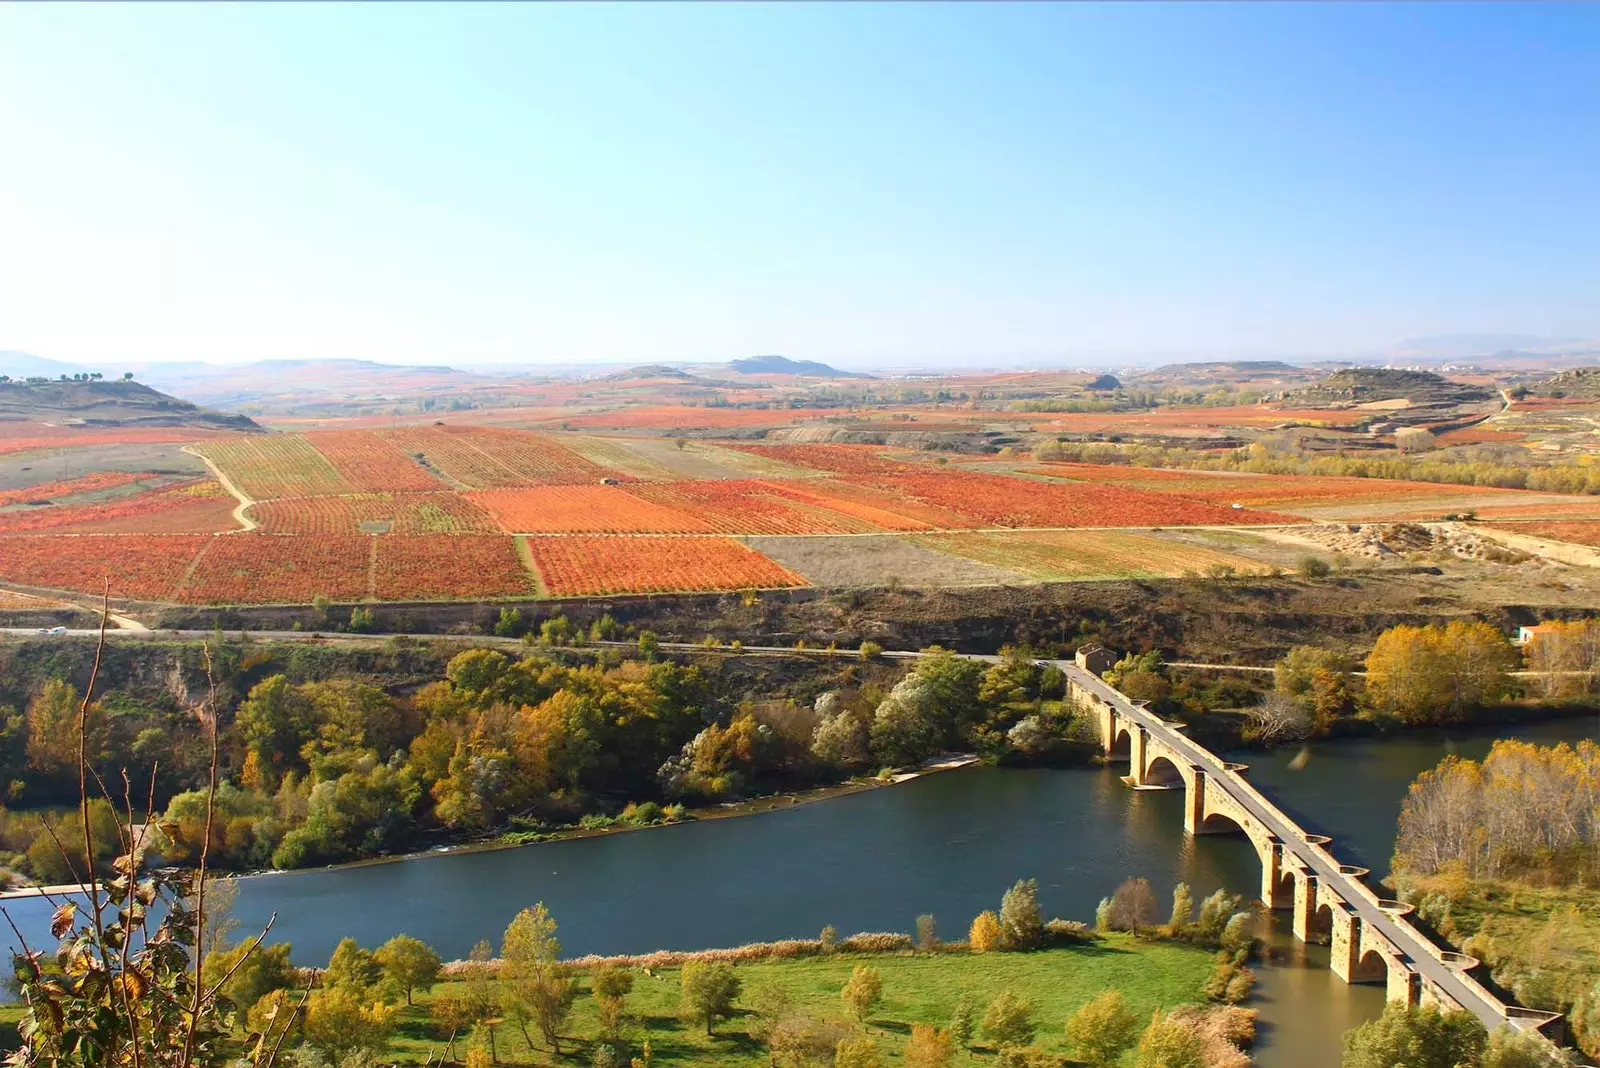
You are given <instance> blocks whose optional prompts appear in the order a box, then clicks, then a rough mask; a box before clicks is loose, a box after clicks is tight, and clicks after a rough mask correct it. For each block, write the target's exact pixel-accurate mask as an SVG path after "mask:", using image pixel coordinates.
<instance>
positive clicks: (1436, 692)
mask: <svg viewBox="0 0 1600 1068" xmlns="http://www.w3.org/2000/svg"><path fill="white" fill-rule="evenodd" d="M1366 666H1367V701H1368V703H1370V704H1371V705H1372V706H1373V707H1374V708H1375V709H1377V710H1378V711H1380V712H1385V713H1387V714H1389V715H1393V716H1396V717H1397V718H1399V719H1401V720H1403V721H1405V722H1406V723H1441V722H1450V721H1453V720H1456V719H1459V718H1460V716H1461V715H1462V713H1464V712H1466V711H1467V710H1469V709H1473V708H1479V707H1482V706H1483V705H1486V704H1490V703H1492V702H1494V701H1498V700H1501V699H1502V698H1504V697H1505V696H1506V694H1507V693H1509V692H1510V685H1511V682H1510V677H1509V674H1508V673H1509V672H1510V671H1511V670H1512V669H1514V668H1515V667H1516V666H1517V654H1516V650H1514V649H1513V648H1512V647H1511V643H1510V642H1509V641H1507V640H1506V638H1505V635H1503V634H1501V633H1500V632H1499V631H1497V630H1496V629H1495V628H1493V627H1491V626H1489V625H1488V624H1487V623H1478V622H1472V623H1467V622H1462V621H1460V620H1456V621H1454V622H1451V623H1449V624H1447V625H1445V626H1443V627H1440V626H1433V625H1430V626H1426V627H1411V626H1405V625H1401V626H1397V627H1391V628H1389V629H1388V630H1386V631H1384V632H1383V633H1382V634H1380V635H1379V636H1378V640H1377V642H1375V643H1374V644H1373V647H1372V652H1371V653H1370V654H1368V656H1367V665H1366Z"/></svg>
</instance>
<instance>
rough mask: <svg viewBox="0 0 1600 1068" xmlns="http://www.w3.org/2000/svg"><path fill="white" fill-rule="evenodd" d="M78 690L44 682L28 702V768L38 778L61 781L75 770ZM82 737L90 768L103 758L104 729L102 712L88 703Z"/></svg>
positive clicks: (57, 683) (105, 725)
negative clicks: (32, 770) (36, 773)
mask: <svg viewBox="0 0 1600 1068" xmlns="http://www.w3.org/2000/svg"><path fill="white" fill-rule="evenodd" d="M81 703H82V702H81V700H80V698H79V696H78V688H77V687H76V686H73V685H72V684H71V683H68V682H63V681H62V680H60V679H46V680H45V683H44V685H43V686H41V687H40V688H39V692H38V693H37V694H36V695H35V696H34V698H33V700H32V701H30V702H28V715H27V719H28V742H27V748H28V766H29V767H30V768H32V769H34V770H35V771H37V772H39V773H40V774H41V775H46V776H50V777H52V778H61V779H63V780H65V779H66V778H68V777H69V776H75V775H76V774H77V769H78V740H79V731H78V710H79V706H80V704H81ZM86 728H87V729H86V732H85V734H84V737H83V747H84V759H85V760H87V761H88V762H89V764H90V765H95V764H99V763H100V762H101V760H102V759H104V757H105V747H106V738H107V735H108V728H107V722H106V714H105V710H104V709H103V708H101V707H100V703H99V702H98V701H91V702H89V706H88V714H87V717H86Z"/></svg>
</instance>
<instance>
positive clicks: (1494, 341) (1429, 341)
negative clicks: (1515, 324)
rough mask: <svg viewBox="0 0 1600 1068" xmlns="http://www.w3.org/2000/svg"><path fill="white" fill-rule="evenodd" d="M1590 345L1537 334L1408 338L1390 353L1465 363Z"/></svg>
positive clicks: (1591, 342) (1590, 341) (1591, 345)
mask: <svg viewBox="0 0 1600 1068" xmlns="http://www.w3.org/2000/svg"><path fill="white" fill-rule="evenodd" d="M1594 346H1595V341H1594V340H1593V339H1584V338H1576V337H1544V336H1541V335H1538V334H1439V335H1436V336H1433V337H1414V338H1408V339H1407V340H1405V341H1402V342H1400V343H1399V344H1398V345H1396V346H1394V348H1393V350H1392V351H1393V353H1394V354H1395V355H1396V356H1398V357H1402V358H1415V359H1423V360H1468V359H1473V358H1475V357H1485V356H1498V355H1505V354H1508V353H1520V354H1525V355H1544V356H1549V355H1560V354H1562V353H1568V352H1581V351H1592V350H1593V348H1594Z"/></svg>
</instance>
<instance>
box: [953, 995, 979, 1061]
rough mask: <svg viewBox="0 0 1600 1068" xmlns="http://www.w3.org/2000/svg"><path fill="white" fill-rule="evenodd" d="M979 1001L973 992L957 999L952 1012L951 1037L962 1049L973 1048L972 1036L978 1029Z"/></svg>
mask: <svg viewBox="0 0 1600 1068" xmlns="http://www.w3.org/2000/svg"><path fill="white" fill-rule="evenodd" d="M977 1022H978V1003H977V1001H976V1000H975V999H974V998H973V996H972V995H971V994H962V995H961V996H960V997H959V998H957V999H956V1007H955V1008H954V1009H953V1010H951V1013H950V1037H951V1038H952V1039H953V1040H954V1041H955V1043H956V1045H958V1046H960V1047H961V1048H962V1049H971V1048H972V1036H973V1035H974V1034H975V1033H976V1031H977Z"/></svg>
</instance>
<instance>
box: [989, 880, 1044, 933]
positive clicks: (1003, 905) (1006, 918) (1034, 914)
mask: <svg viewBox="0 0 1600 1068" xmlns="http://www.w3.org/2000/svg"><path fill="white" fill-rule="evenodd" d="M1043 941H1044V917H1043V916H1041V915H1040V913H1039V883H1038V880H1036V879H1018V880H1017V883H1016V885H1015V886H1013V887H1012V888H1011V889H1010V890H1007V891H1006V892H1005V896H1004V897H1002V898H1001V899H1000V944H1001V945H1002V946H1003V947H1005V948H1006V949H1036V948H1038V946H1039V944H1040V943H1041V942H1043Z"/></svg>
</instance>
